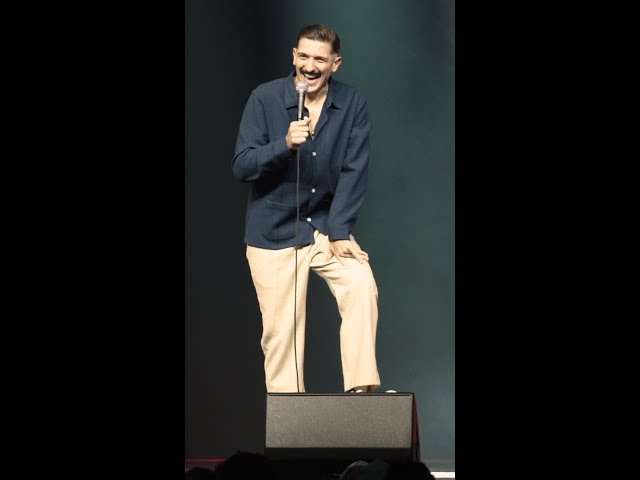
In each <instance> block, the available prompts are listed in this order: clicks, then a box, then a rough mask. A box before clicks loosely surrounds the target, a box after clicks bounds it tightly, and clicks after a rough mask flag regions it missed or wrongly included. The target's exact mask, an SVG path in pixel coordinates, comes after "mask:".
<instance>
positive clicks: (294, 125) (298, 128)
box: [285, 117, 311, 150]
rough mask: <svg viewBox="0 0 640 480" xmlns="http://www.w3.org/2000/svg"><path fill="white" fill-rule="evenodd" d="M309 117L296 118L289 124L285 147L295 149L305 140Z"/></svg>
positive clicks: (307, 133)
mask: <svg viewBox="0 0 640 480" xmlns="http://www.w3.org/2000/svg"><path fill="white" fill-rule="evenodd" d="M310 122H311V119H310V118H309V117H307V118H305V119H304V120H296V121H295V122H291V124H290V125H289V131H288V132H287V136H286V138H285V141H286V142H287V148H289V150H295V149H296V148H298V146H300V145H302V144H303V143H304V142H306V141H307V137H308V136H309V123H310Z"/></svg>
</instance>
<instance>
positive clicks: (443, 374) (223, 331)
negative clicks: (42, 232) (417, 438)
mask: <svg viewBox="0 0 640 480" xmlns="http://www.w3.org/2000/svg"><path fill="white" fill-rule="evenodd" d="M454 8H455V3H454V1H449V0H325V1H322V2H318V1H309V0H296V1H293V0H291V1H289V0H280V1H277V2H270V1H264V2H256V1H251V2H249V1H243V0H233V1H231V0H217V1H207V0H187V1H186V9H185V34H186V38H185V455H186V458H225V457H228V456H230V455H232V454H233V453H234V452H235V451H236V450H249V451H261V449H262V446H263V441H264V440H263V439H264V397H265V389H264V377H263V372H262V352H261V350H260V344H259V340H260V332H261V321H260V312H259V308H258V303H257V300H256V298H255V293H254V290H253V285H252V284H251V278H250V275H249V269H248V266H247V264H246V260H245V254H244V244H243V243H242V238H243V228H244V213H245V204H246V196H247V186H246V185H243V184H241V183H238V182H236V181H235V180H234V179H233V176H232V173H231V160H232V157H233V153H234V147H235V140H236V134H237V128H238V124H239V121H240V117H241V115H242V110H243V108H244V105H245V102H246V100H247V99H248V97H249V94H250V92H251V90H252V89H253V88H255V87H256V86H257V85H258V84H260V83H262V82H266V81H269V80H271V79H273V78H277V77H281V76H285V75H287V74H288V73H289V72H290V71H291V70H292V65H291V48H292V47H293V46H294V43H295V36H296V33H297V31H298V29H299V28H300V27H302V26H304V25H307V24H310V23H326V24H328V25H329V26H331V27H332V28H334V29H335V30H336V31H337V32H338V34H339V35H340V37H341V40H342V50H341V52H340V53H341V55H342V57H343V64H342V66H341V68H340V70H339V71H338V72H337V73H336V74H335V76H336V78H338V79H340V80H341V81H344V82H346V83H349V84H352V85H354V86H357V87H358V88H359V89H360V90H361V91H362V92H363V93H364V94H365V95H366V96H367V98H368V101H369V114H370V117H371V124H372V129H371V146H372V148H371V161H370V174H369V191H368V194H367V198H366V200H365V204H364V207H363V208H362V209H361V212H360V217H359V221H358V225H357V227H356V231H355V235H356V237H357V238H358V240H359V243H360V244H361V246H362V247H363V248H364V250H366V251H367V252H368V253H369V255H370V257H371V261H370V263H371V266H372V268H373V271H374V274H375V277H376V281H377V283H378V289H379V295H380V298H379V302H380V303H379V304H380V321H379V327H378V342H377V353H378V364H379V369H380V375H381V379H382V389H384V390H386V389H394V390H397V391H410V392H415V394H416V398H417V403H418V414H419V420H420V430H421V443H422V454H423V459H425V460H426V461H427V462H428V465H429V467H430V468H431V469H432V470H437V469H438V465H440V464H441V462H442V463H444V464H447V465H450V464H453V463H454V461H455V435H454V430H455V410H454V403H455V388H454V385H455V382H454V380H455V374H454V372H455V362H454V351H455V348H454V346H455V341H454V323H455V320H454V318H455V317H454V243H455V238H454V74H455V64H454V58H455V55H454V47H455V40H454V38H455V26H454ZM339 322H340V319H339V316H338V312H337V308H336V306H335V302H334V300H333V298H332V297H331V294H330V293H329V291H328V289H327V288H326V286H325V285H324V284H323V283H322V282H321V281H320V280H318V279H316V278H315V276H312V281H311V284H310V290H309V298H308V321H307V324H308V327H307V354H306V358H305V360H306V365H305V383H306V385H307V389H308V391H311V392H338V391H341V388H342V377H341V370H340V351H339V343H338V330H339Z"/></svg>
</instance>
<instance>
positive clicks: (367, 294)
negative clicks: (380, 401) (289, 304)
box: [311, 233, 380, 391]
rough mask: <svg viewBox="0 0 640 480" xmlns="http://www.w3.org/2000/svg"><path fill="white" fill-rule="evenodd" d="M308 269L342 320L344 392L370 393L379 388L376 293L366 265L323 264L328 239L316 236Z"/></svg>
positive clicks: (351, 261) (352, 261)
mask: <svg viewBox="0 0 640 480" xmlns="http://www.w3.org/2000/svg"><path fill="white" fill-rule="evenodd" d="M314 247H315V248H314V251H313V257H312V260H311V268H312V269H313V271H314V272H316V273H317V274H318V275H320V276H321V277H322V278H323V279H324V280H325V281H326V282H327V285H328V286H329V289H330V290H331V293H332V294H333V296H334V297H335V299H336V302H337V304H338V310H339V312H340V316H341V318H342V324H341V327H340V353H341V358H342V374H343V380H344V389H345V391H347V390H350V389H351V388H361V389H363V390H364V391H374V390H376V389H377V388H378V387H379V386H380V376H379V374H378V367H377V363H376V353H375V343H376V329H377V325H378V289H377V286H376V282H375V279H374V278H373V272H372V271H371V267H370V266H369V263H368V262H363V263H359V262H358V261H357V260H355V259H353V258H346V259H343V260H345V262H346V266H343V265H342V264H341V263H340V262H339V261H338V260H337V259H336V258H335V257H333V258H332V259H331V261H330V262H327V261H326V256H327V252H328V251H329V239H328V237H326V236H325V235H323V234H321V233H318V234H317V235H316V244H315V245H314Z"/></svg>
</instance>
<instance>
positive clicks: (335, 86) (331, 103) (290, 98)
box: [285, 70, 344, 108]
mask: <svg viewBox="0 0 640 480" xmlns="http://www.w3.org/2000/svg"><path fill="white" fill-rule="evenodd" d="M295 76H296V71H295V70H294V71H293V72H292V73H291V75H289V76H288V77H287V79H286V82H285V83H286V85H285V107H286V108H292V107H297V106H298V92H296V86H295V84H294V83H293V77H295ZM343 96H344V95H343V90H342V84H341V83H340V82H338V81H335V80H334V79H333V76H332V77H331V78H330V79H329V94H328V95H327V100H326V102H327V104H326V106H327V107H335V108H342V106H343V105H344V101H343V100H344V98H343Z"/></svg>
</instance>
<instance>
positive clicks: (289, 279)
mask: <svg viewBox="0 0 640 480" xmlns="http://www.w3.org/2000/svg"><path fill="white" fill-rule="evenodd" d="M314 237H315V243H314V244H313V245H307V246H305V247H301V248H298V249H297V251H298V262H297V266H298V280H297V288H296V293H297V295H296V325H295V328H296V335H295V336H296V345H295V348H296V355H295V356H297V365H298V372H297V375H296V367H295V365H296V364H295V361H294V341H293V338H294V333H293V332H294V322H293V318H294V304H293V298H294V278H295V271H294V264H295V249H294V248H293V247H289V248H284V249H281V250H268V249H262V248H256V247H252V246H247V260H248V261H249V268H250V269H251V278H252V279H253V284H254V286H255V288H256V293H257V296H258V302H259V303H260V312H261V313H262V340H261V342H260V344H261V346H262V351H263V352H264V372H265V381H266V385H267V392H298V391H299V392H304V391H305V388H304V374H303V370H304V339H305V335H304V331H305V319H306V315H305V314H306V296H307V286H308V283H309V270H310V269H311V270H313V271H314V272H315V273H316V274H318V275H319V276H320V277H322V278H323V279H324V280H325V281H326V282H327V285H328V286H329V289H330V290H331V293H332V294H333V296H334V297H335V298H336V301H337V303H338V310H339V312H340V317H341V318H342V324H341V327H340V353H341V359H342V375H343V381H344V390H345V391H347V390H349V389H351V388H361V389H362V390H364V391H365V392H366V391H373V390H375V389H377V388H378V387H379V386H380V376H379V375H378V367H377V364H376V355H375V343H376V328H377V324H378V289H377V287H376V282H375V280H374V278H373V273H372V271H371V267H370V266H369V263H368V262H363V263H359V262H358V261H357V260H355V259H353V258H343V261H345V263H346V266H343V265H342V264H341V263H340V262H339V261H338V260H337V259H336V258H335V257H333V258H332V259H331V260H330V261H329V262H327V260H326V258H327V254H328V253H329V239H328V237H327V236H326V235H323V234H322V233H320V232H318V231H317V230H316V232H315V234H314Z"/></svg>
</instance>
